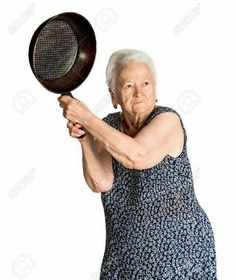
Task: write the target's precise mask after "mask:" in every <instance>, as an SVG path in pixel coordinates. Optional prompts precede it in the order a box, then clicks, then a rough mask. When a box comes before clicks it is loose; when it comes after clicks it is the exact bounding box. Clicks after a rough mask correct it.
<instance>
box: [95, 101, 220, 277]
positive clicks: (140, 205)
mask: <svg viewBox="0 0 236 280" xmlns="http://www.w3.org/2000/svg"><path fill="white" fill-rule="evenodd" d="M165 112H174V113H176V114H177V115H178V116H179V118H180V121H181V125H182V128H183V133H184V145H183V150H182V152H181V153H180V155H179V156H178V157H172V156H170V155H167V156H165V157H164V158H163V160H162V161H161V162H159V163H158V164H156V165H155V166H153V167H151V168H147V169H142V170H135V169H129V168H126V167H124V166H123V165H122V164H121V163H119V162H118V161H117V160H116V159H115V158H113V157H112V166H113V172H114V182H113V185H112V188H111V189H110V190H109V191H107V192H102V193H101V201H102V204H103V208H104V214H105V222H106V246H105V251H104V256H103V260H102V264H101V270H100V280H198V279H199V280H216V279H217V276H216V252H215V240H214V235H213V230H212V227H211V224H210V221H209V219H208V216H207V215H206V213H205V211H204V210H203V209H202V207H201V206H200V204H199V202H198V200H197V198H196V196H195V192H194V182H193V174H192V169H191V165H190V162H189V158H188V155H187V146H186V141H187V134H186V131H185V128H184V125H183V122H182V119H181V117H180V115H179V113H177V112H176V111H175V110H174V109H172V108H170V107H166V106H155V107H154V109H153V111H152V112H151V114H150V115H149V116H148V117H147V119H146V121H145V123H144V126H145V125H147V124H148V123H149V122H150V121H151V120H152V119H153V118H154V117H156V116H157V115H158V114H160V113H165ZM103 120H104V121H105V122H106V123H108V124H109V125H110V126H112V127H114V128H116V129H118V130H120V112H116V113H111V114H108V115H107V116H106V117H104V118H103Z"/></svg>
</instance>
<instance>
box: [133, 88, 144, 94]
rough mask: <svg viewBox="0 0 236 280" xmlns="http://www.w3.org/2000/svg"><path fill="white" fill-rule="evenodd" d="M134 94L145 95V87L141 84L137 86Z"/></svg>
mask: <svg viewBox="0 0 236 280" xmlns="http://www.w3.org/2000/svg"><path fill="white" fill-rule="evenodd" d="M134 94H135V95H136V96H142V95H143V89H142V87H140V86H135V88H134Z"/></svg>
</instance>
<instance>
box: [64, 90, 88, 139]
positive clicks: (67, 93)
mask: <svg viewBox="0 0 236 280" xmlns="http://www.w3.org/2000/svg"><path fill="white" fill-rule="evenodd" d="M62 95H68V96H70V97H72V98H74V96H73V95H72V94H71V92H70V91H68V92H65V93H62ZM84 136H85V134H83V135H81V136H80V137H77V138H79V139H81V138H83V137H84Z"/></svg>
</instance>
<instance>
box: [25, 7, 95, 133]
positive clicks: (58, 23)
mask: <svg viewBox="0 0 236 280" xmlns="http://www.w3.org/2000/svg"><path fill="white" fill-rule="evenodd" d="M95 56H96V37H95V34H94V31H93V28H92V26H91V24H90V23H89V21H88V20H87V19H86V18H84V17H83V16H82V15H80V14H77V13H72V12H68V13H62V14H59V15H56V16H53V17H51V18H49V19H48V20H46V21H44V22H43V23H42V24H41V25H40V26H39V27H38V28H37V29H36V31H35V32H34V34H33V37H32V39H31V42H30V46H29V61H30V66H31V69H32V71H33V73H34V75H35V77H36V78H37V79H38V81H39V82H40V83H41V84H42V85H43V86H44V87H45V88H46V89H48V90H49V91H51V92H54V93H59V94H62V95H69V96H71V97H73V96H72V94H71V91H72V90H74V89H75V88H76V87H78V86H79V85H81V84H82V83H83V81H84V80H85V79H86V78H87V76H88V74H89V72H90V70H91V69H92V66H93V63H94V60H95ZM82 137H84V135H82V136H81V137H79V138H82Z"/></svg>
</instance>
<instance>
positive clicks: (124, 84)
mask: <svg viewBox="0 0 236 280" xmlns="http://www.w3.org/2000/svg"><path fill="white" fill-rule="evenodd" d="M114 102H115V103H116V104H120V106H121V108H122V110H123V111H127V112H129V113H141V112H145V111H148V110H150V109H151V108H153V107H154V105H155V103H156V91H155V81H154V78H153V76H152V73H151V71H150V69H149V66H148V65H147V64H146V63H141V62H130V63H128V64H127V65H125V66H123V67H122V68H121V69H119V71H118V78H117V87H116V95H115V98H114ZM114 102H113V104H114Z"/></svg>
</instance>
